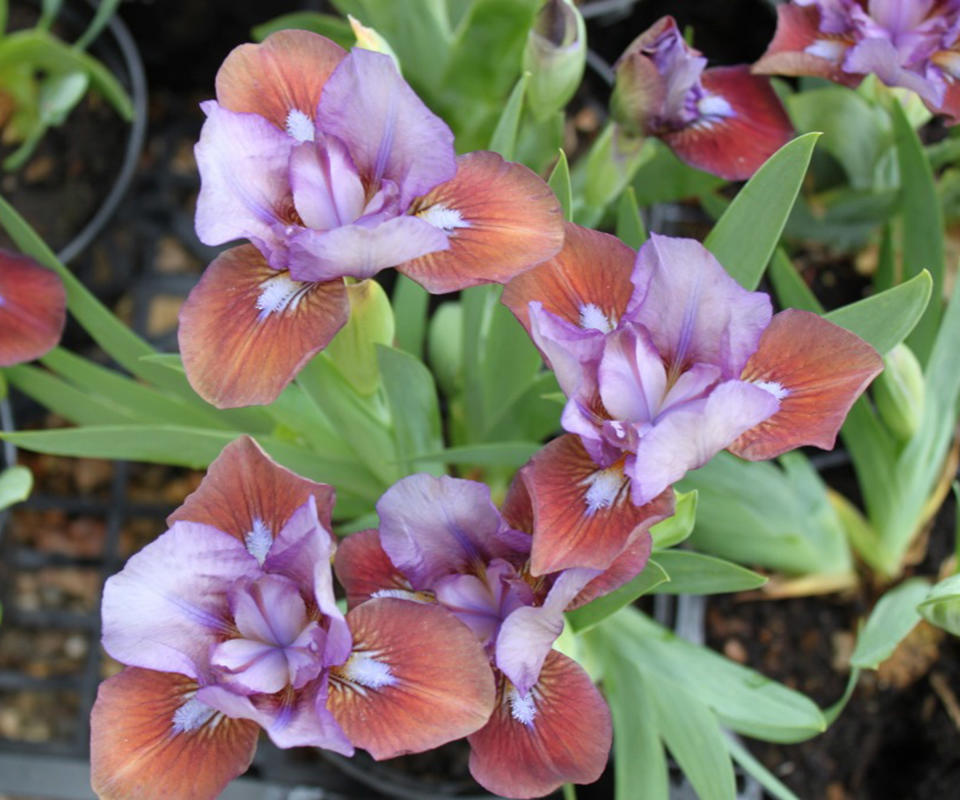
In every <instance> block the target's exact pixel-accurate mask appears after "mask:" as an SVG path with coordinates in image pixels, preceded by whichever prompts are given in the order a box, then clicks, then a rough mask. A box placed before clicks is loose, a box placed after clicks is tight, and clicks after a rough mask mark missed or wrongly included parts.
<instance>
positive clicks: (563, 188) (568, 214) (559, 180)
mask: <svg viewBox="0 0 960 800" xmlns="http://www.w3.org/2000/svg"><path fill="white" fill-rule="evenodd" d="M558 152H559V156H558V157H557V163H556V166H554V168H553V171H552V172H551V173H550V178H549V180H548V181H547V183H548V184H550V188H551V189H553V193H554V194H555V195H556V196H557V199H558V200H559V201H560V207H561V208H562V209H563V218H564V219H565V220H566V221H567V222H570V221H571V220H573V188H572V187H571V185H570V166H569V164H567V154H566V153H564V152H563V150H559V151H558Z"/></svg>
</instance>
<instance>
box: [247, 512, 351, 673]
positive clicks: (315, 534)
mask: <svg viewBox="0 0 960 800" xmlns="http://www.w3.org/2000/svg"><path fill="white" fill-rule="evenodd" d="M333 550H334V546H333V538H332V537H331V535H330V533H329V532H328V531H326V530H325V529H324V527H323V525H322V524H321V523H320V518H319V517H318V516H317V503H316V500H315V499H314V498H313V497H310V498H309V499H308V500H307V502H306V503H304V504H303V505H302V506H301V507H300V508H298V509H297V510H296V511H294V512H293V514H292V515H291V516H290V519H289V520H287V522H286V524H285V525H284V526H283V528H282V529H281V530H280V532H279V533H278V534H277V536H276V538H275V539H274V541H273V545H272V546H271V548H270V551H269V553H268V554H267V557H266V560H265V561H264V564H263V565H264V569H266V570H268V571H270V572H273V573H279V574H282V575H286V576H287V577H289V578H290V579H292V580H293V581H295V582H296V583H297V585H298V586H300V587H301V588H302V589H307V587H312V590H313V599H314V601H315V602H316V604H317V608H318V610H319V611H320V613H321V614H322V615H323V616H324V617H325V618H326V620H327V634H326V644H325V651H324V654H323V662H324V666H332V665H335V664H342V663H343V662H344V661H346V660H347V658H348V657H349V656H350V649H351V647H352V646H353V639H352V637H351V635H350V630H349V629H348V628H347V623H346V620H345V619H344V617H343V614H342V613H341V611H340V609H339V608H338V607H337V601H336V598H335V597H334V593H333V575H332V573H331V570H330V559H331V558H332V557H333Z"/></svg>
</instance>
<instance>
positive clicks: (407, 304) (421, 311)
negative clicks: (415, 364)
mask: <svg viewBox="0 0 960 800" xmlns="http://www.w3.org/2000/svg"><path fill="white" fill-rule="evenodd" d="M429 302H430V295H429V294H428V293H427V290H426V289H424V288H423V287H422V286H421V285H420V284H418V283H416V282H414V281H412V280H410V278H408V277H407V276H406V275H401V274H399V273H398V274H397V283H396V285H395V286H394V288H393V316H394V319H395V321H396V342H397V347H399V348H400V349H401V350H406V351H407V352H408V353H410V355H412V356H416V357H417V358H420V357H421V356H422V355H423V339H424V336H425V335H426V330H427V305H428V304H429Z"/></svg>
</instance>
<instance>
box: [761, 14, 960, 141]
mask: <svg viewBox="0 0 960 800" xmlns="http://www.w3.org/2000/svg"><path fill="white" fill-rule="evenodd" d="M777 15H778V16H777V31H776V33H775V35H774V37H773V41H772V42H771V43H770V46H769V47H768V48H767V52H766V53H764V54H763V56H762V57H761V58H760V60H759V61H758V62H757V63H756V64H755V65H754V71H755V72H762V73H767V74H776V75H816V76H820V77H823V78H828V79H830V80H832V81H836V82H837V83H842V84H844V85H846V86H857V85H858V84H859V83H860V81H861V80H862V79H863V78H864V77H865V76H866V75H869V74H874V75H876V76H877V77H878V78H879V79H880V80H881V81H883V82H884V83H885V84H887V85H888V86H900V87H903V88H905V89H911V90H913V91H914V92H916V93H917V94H918V95H919V96H920V98H921V99H922V100H923V102H924V103H925V104H926V106H927V107H928V108H929V109H930V110H931V111H932V112H934V113H935V114H946V115H948V116H949V117H951V118H952V119H953V121H954V122H955V121H956V120H957V118H958V116H960V89H958V87H957V78H958V77H960V2H957V1H956V0H794V2H792V3H787V4H784V5H781V6H779V7H778V8H777Z"/></svg>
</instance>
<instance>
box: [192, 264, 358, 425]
mask: <svg viewBox="0 0 960 800" xmlns="http://www.w3.org/2000/svg"><path fill="white" fill-rule="evenodd" d="M349 315H350V303H349V301H348V300H347V293H346V288H345V287H344V285H343V283H342V281H330V282H328V283H301V282H299V281H295V280H293V279H292V278H291V277H290V273H288V272H282V271H277V270H274V269H271V268H270V266H268V265H267V263H266V261H264V259H263V256H262V255H260V253H259V252H257V250H256V248H254V247H251V246H250V245H244V246H242V247H234V248H232V249H230V250H227V251H226V252H224V253H221V254H220V255H219V256H217V258H216V259H214V261H213V263H212V264H210V266H209V267H207V269H206V271H205V272H204V274H203V277H202V278H201V279H200V282H199V283H198V284H197V285H196V286H195V287H194V289H193V291H192V292H190V296H189V297H188V298H187V302H186V303H184V305H183V308H182V309H181V310H180V334H179V340H180V352H181V354H182V355H183V366H184V369H185V370H186V372H187V378H189V380H190V385H191V386H193V388H194V389H195V390H196V392H197V394H199V395H200V396H201V397H203V398H204V399H205V400H207V401H208V402H210V403H212V404H213V405H215V406H217V408H236V407H238V406H249V405H257V404H267V403H271V402H273V401H274V400H276V398H277V396H278V395H279V394H280V392H281V391H283V389H284V387H285V386H286V385H287V384H288V383H290V381H291V380H293V378H294V376H295V375H296V374H297V373H298V372H299V371H300V369H301V368H302V367H303V365H304V364H306V363H307V362H308V361H309V360H310V359H311V358H312V357H313V356H314V355H316V353H318V352H319V351H320V350H322V349H323V348H324V347H326V346H327V344H328V343H329V341H330V340H331V339H332V338H333V337H334V334H336V332H337V331H338V330H340V328H342V327H343V326H344V325H345V324H346V322H347V318H348V317H349Z"/></svg>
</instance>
